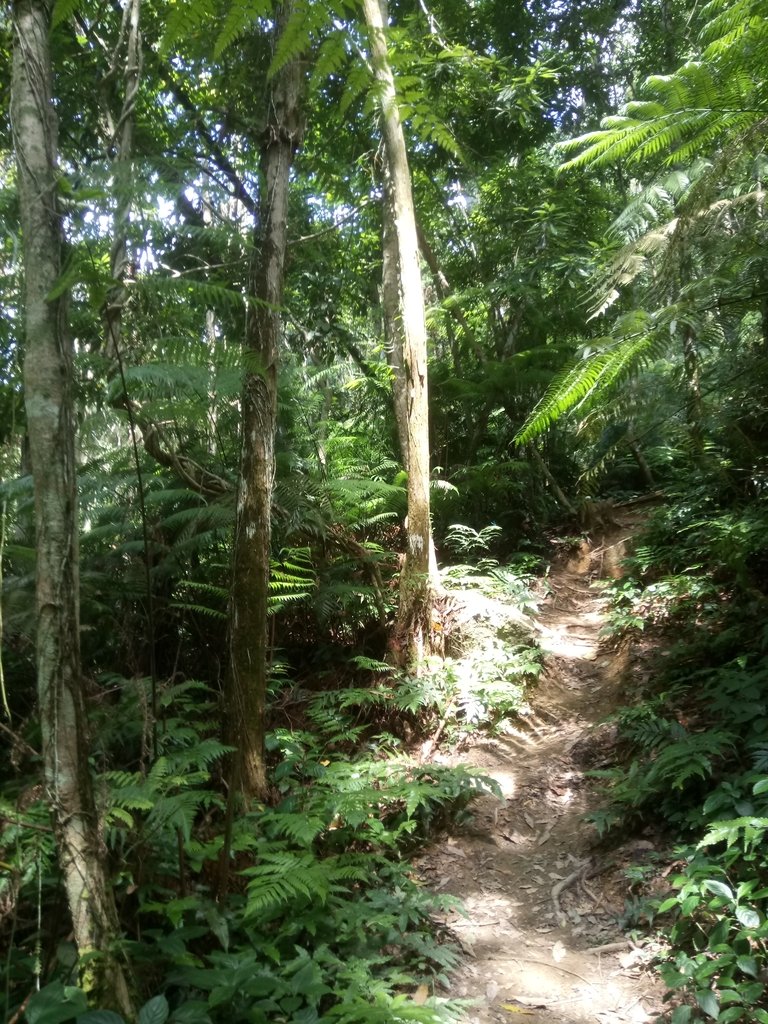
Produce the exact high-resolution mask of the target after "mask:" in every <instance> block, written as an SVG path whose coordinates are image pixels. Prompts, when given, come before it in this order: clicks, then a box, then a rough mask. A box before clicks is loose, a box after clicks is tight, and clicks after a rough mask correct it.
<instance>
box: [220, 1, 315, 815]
mask: <svg viewBox="0 0 768 1024" xmlns="http://www.w3.org/2000/svg"><path fill="white" fill-rule="evenodd" d="M292 8H293V4H292V2H286V3H284V4H282V5H281V7H280V10H279V13H278V16H277V20H276V24H275V34H274V38H275V44H276V43H277V41H278V40H279V38H280V34H281V32H282V30H283V28H284V27H285V25H286V24H287V22H288V20H289V18H290V17H291V13H292ZM302 82H303V72H302V62H301V60H300V59H299V58H298V57H294V58H292V59H290V60H289V61H288V62H287V63H286V64H284V65H283V66H282V67H281V68H280V70H279V71H277V73H276V74H275V76H274V78H273V79H272V81H271V88H270V92H269V97H268V102H269V115H268V119H267V127H266V129H265V131H264V135H263V138H262V144H261V164H262V177H261V188H260V199H259V218H258V222H257V224H256V227H255V237H254V256H253V262H252V265H251V271H250V280H249V298H250V299H251V300H252V301H251V304H250V305H249V308H248V314H247V320H246V332H245V344H244V364H245V365H244V383H243V394H242V442H241V453H240V481H239V485H238V492H237V513H236V520H235V539H234V552H233V565H232V585H231V596H230V624H229V654H230V664H229V673H228V677H227V683H226V687H225V694H224V698H225V705H226V707H225V715H226V719H227V730H226V731H227V739H228V742H230V743H231V744H232V745H233V746H234V747H235V750H236V753H235V755H234V756H235V759H236V765H235V772H234V773H233V780H235V784H236V785H237V786H238V787H239V788H240V789H242V791H243V793H244V794H245V796H246V797H263V796H264V795H265V793H266V788H267V778H266V770H265V764H264V716H265V699H266V689H267V676H268V669H269V658H268V653H269V652H268V646H269V645H268V633H267V614H268V597H269V568H270V546H271V521H270V520H271V510H272V485H273V480H274V476H275V430H276V423H277V368H278V346H279V340H280V329H281V316H280V309H281V306H282V303H283V282H284V277H285V252H286V242H287V225H288V194H289V180H290V170H291V164H292V162H293V157H294V153H295V151H296V148H297V146H298V144H299V142H300V138H301V133H302V118H301V99H302Z"/></svg>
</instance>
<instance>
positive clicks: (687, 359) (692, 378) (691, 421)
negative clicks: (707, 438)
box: [683, 324, 704, 456]
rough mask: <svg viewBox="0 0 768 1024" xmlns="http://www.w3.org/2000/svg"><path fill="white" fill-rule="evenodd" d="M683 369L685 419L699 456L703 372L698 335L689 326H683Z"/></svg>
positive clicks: (700, 449)
mask: <svg viewBox="0 0 768 1024" xmlns="http://www.w3.org/2000/svg"><path fill="white" fill-rule="evenodd" d="M683 368H684V371H685V387H686V391H687V398H686V404H685V419H686V423H687V424H688V433H689V435H690V438H691V443H692V445H693V450H694V454H695V455H697V456H699V455H702V454H703V451H704V427H703V419H704V409H703V405H702V399H701V372H700V369H699V350H698V346H697V345H696V335H695V334H694V332H693V330H692V328H691V327H689V326H688V325H687V324H685V325H684V326H683Z"/></svg>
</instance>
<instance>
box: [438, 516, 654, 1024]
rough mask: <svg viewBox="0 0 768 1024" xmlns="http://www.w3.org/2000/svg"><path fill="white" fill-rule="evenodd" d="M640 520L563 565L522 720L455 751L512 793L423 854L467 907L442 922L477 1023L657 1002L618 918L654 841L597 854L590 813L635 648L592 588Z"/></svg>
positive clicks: (556, 1023) (579, 1018)
mask: <svg viewBox="0 0 768 1024" xmlns="http://www.w3.org/2000/svg"><path fill="white" fill-rule="evenodd" d="M636 525H637V521H636V520H635V521H633V520H632V518H631V517H628V516H627V517H624V518H623V520H622V522H621V523H620V524H619V525H618V526H617V527H615V528H611V530H610V531H609V532H608V534H607V535H606V536H605V537H603V538H601V539H600V540H599V541H598V542H596V543H594V544H593V545H592V546H591V547H590V546H588V545H586V544H585V545H584V546H583V547H582V549H581V550H580V551H579V552H578V554H576V555H575V556H573V557H572V558H571V559H570V560H569V561H568V562H567V563H566V564H563V565H561V566H560V567H556V568H555V569H553V571H552V573H551V575H550V577H549V586H550V588H551V593H550V595H549V596H548V597H547V599H546V600H545V601H544V602H543V604H542V606H541V609H540V613H539V616H538V621H537V629H538V632H539V634H540V643H541V645H542V647H543V649H544V651H545V652H546V656H545V667H544V672H543V675H542V679H541V681H540V682H539V684H538V685H537V687H536V690H535V692H534V694H533V695H532V698H531V704H532V709H531V714H530V715H529V716H527V718H526V720H525V727H524V728H521V729H520V730H519V731H518V732H517V733H516V734H514V735H512V736H504V737H502V738H500V739H495V740H490V741H489V740H486V741H481V742H479V743H478V744H476V745H474V746H473V747H472V748H471V749H470V750H468V751H467V750H465V751H462V752H461V753H460V754H457V755H456V756H451V757H450V761H451V762H453V763H455V762H458V761H461V762H463V763H465V764H466V763H469V764H472V765H475V766H479V767H482V768H484V769H485V770H486V771H487V772H488V773H489V774H490V775H492V776H493V777H494V778H496V780H497V781H498V782H499V785H500V786H501V789H502V792H503V794H504V798H505V800H504V804H503V805H500V804H498V802H496V801H492V800H483V801H481V802H479V803H478V805H476V806H475V813H474V818H473V821H472V823H471V825H470V826H468V827H467V828H465V829H464V830H462V831H461V832H460V833H459V834H458V835H456V836H455V837H451V838H449V839H448V840H447V841H445V842H444V843H442V844H438V845H437V846H435V847H433V848H432V849H431V850H430V851H429V852H428V853H427V855H426V856H425V857H423V858H422V860H421V861H420V863H419V869H420V871H421V872H422V874H423V876H424V877H425V879H426V881H427V882H428V884H430V886H431V887H432V888H436V889H439V890H440V891H443V892H448V893H452V894H454V895H456V896H458V897H459V898H460V899H461V901H462V902H463V904H464V907H465V908H466V911H467V914H468V917H466V918H462V917H461V916H460V915H458V914H451V915H449V917H448V919H447V921H446V925H447V926H448V927H449V928H450V930H451V931H452V933H453V934H454V935H455V936H457V937H458V940H459V942H460V943H461V945H462V947H463V949H464V951H465V953H466V954H467V955H466V957H465V959H464V962H463V964H462V966H461V967H460V969H459V970H458V971H457V972H456V973H455V975H454V979H453V986H452V991H451V992H450V995H452V996H454V997H463V998H468V999H471V1000H474V1001H476V1002H475V1005H474V1006H472V1007H470V1008H469V1009H468V1011H467V1017H466V1019H467V1021H468V1022H470V1024H491V1022H494V1024H495V1022H499V1021H512V1020H521V1019H524V1020H526V1021H530V1022H531V1024H545V1022H546V1024H583V1022H586V1021H590V1022H595V1021H597V1022H601V1024H609V1022H614V1021H615V1022H617V1024H618V1022H624V1021H627V1022H632V1024H644V1022H647V1021H651V1020H653V1019H654V1018H655V1016H656V1014H657V1013H658V1012H659V1010H660V1008H661V995H662V990H661V989H660V987H659V986H658V984H657V983H656V982H655V980H654V978H653V975H652V974H651V973H650V972H649V971H648V970H647V968H646V961H647V958H648V954H647V953H646V952H645V951H643V950H642V949H638V948H635V947H634V946H633V944H631V942H630V941H629V940H628V939H627V937H626V934H625V930H623V929H626V928H627V925H626V923H625V922H622V914H623V913H624V902H625V898H626V896H627V894H628V882H627V881H626V879H625V877H624V875H623V872H622V870H621V862H624V863H629V862H631V861H633V860H636V859H642V857H643V854H644V853H647V852H648V851H649V850H650V849H651V846H652V844H651V843H650V842H649V841H648V840H647V839H644V838H642V837H638V839H637V840H635V841H634V842H633V843H629V844H627V846H626V847H625V848H624V849H623V850H620V851H612V852H611V853H610V854H609V853H606V852H605V851H602V852H599V853H598V852H596V851H595V846H596V839H597V836H596V832H595V830H594V828H593V827H592V826H591V825H590V824H588V823H586V822H584V821H583V815H584V814H585V813H586V812H588V811H590V810H593V809H594V808H595V807H597V806H599V802H600V793H599V789H598V787H597V786H596V785H595V784H594V783H592V782H591V781H590V780H589V779H587V778H586V777H585V775H584V773H585V771H586V770H587V769H588V768H589V767H595V766H599V765H600V763H601V760H602V759H603V758H604V756H605V752H606V748H607V747H610V744H611V742H612V731H611V728H610V727H609V726H606V725H602V726H601V725H600V724H599V723H600V722H601V721H602V720H603V719H604V718H605V716H606V715H608V714H609V713H610V711H611V710H613V709H614V708H616V707H618V706H619V705H621V704H622V703H623V700H622V681H623V679H624V678H625V675H626V672H627V662H628V659H629V657H630V655H629V654H628V652H626V651H624V652H617V651H615V650H612V649H610V648H609V647H608V646H607V645H605V644H603V643H601V638H600V630H601V627H602V625H603V624H604V620H605V614H606V612H605V602H604V600H603V599H602V597H601V592H600V591H599V590H598V589H597V588H595V587H593V586H592V585H591V584H592V582H593V580H594V579H595V578H597V577H599V576H607V575H616V574H617V573H618V568H617V567H618V563H619V562H620V560H621V558H622V557H623V554H624V550H625V546H626V542H627V540H628V539H629V538H630V537H631V535H632V532H633V530H634V529H635V528H636ZM444 760H449V759H448V758H447V757H446V758H444ZM617 864H618V867H617ZM600 947H607V948H604V949H602V951H601V949H600Z"/></svg>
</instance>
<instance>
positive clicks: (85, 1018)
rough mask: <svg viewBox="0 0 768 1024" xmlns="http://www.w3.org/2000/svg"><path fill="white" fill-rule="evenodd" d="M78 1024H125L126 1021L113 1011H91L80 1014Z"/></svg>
mask: <svg viewBox="0 0 768 1024" xmlns="http://www.w3.org/2000/svg"><path fill="white" fill-rule="evenodd" d="M77 1024H125V1021H124V1020H123V1018H122V1017H121V1016H120V1014H119V1013H115V1012H114V1011H113V1010H89V1011H88V1013H81V1014H80V1016H79V1017H78V1018H77Z"/></svg>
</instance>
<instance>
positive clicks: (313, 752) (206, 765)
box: [0, 565, 539, 1024]
mask: <svg viewBox="0 0 768 1024" xmlns="http://www.w3.org/2000/svg"><path fill="white" fill-rule="evenodd" d="M489 570H494V572H495V574H491V573H490V572H489ZM472 575H473V582H472V584H471V585H472V586H473V587H474V586H480V585H481V584H480V583H478V581H479V580H482V581H483V582H482V586H483V587H487V588H488V589H489V592H490V593H492V594H495V595H496V596H499V595H502V596H505V598H506V599H507V600H512V601H516V602H517V603H518V605H520V604H524V603H525V600H526V599H527V598H528V591H527V589H526V583H525V581H523V578H522V577H520V576H518V575H517V574H515V573H513V572H512V571H511V570H501V569H499V567H498V566H495V565H488V566H484V567H483V572H478V571H473V574H472ZM502 632H503V631H502ZM494 636H495V640H494V641H493V642H492V643H490V646H487V645H486V646H485V647H483V646H478V647H477V648H474V649H471V650H467V651H466V652H464V653H463V656H462V657H457V658H454V659H446V660H445V661H439V662H434V663H431V664H430V665H427V666H425V667H424V671H422V672H421V673H420V674H419V675H418V676H415V677H405V676H403V675H401V674H397V673H394V672H393V671H392V670H391V668H390V667H389V666H388V665H386V664H385V663H383V662H377V661H375V659H371V658H367V657H363V656H362V655H358V656H357V657H356V659H355V664H354V666H353V667H354V671H355V673H356V678H357V679H358V680H360V681H359V682H358V684H357V685H350V686H347V687H344V688H341V689H339V688H329V689H317V690H315V691H314V692H309V691H307V690H306V689H300V688H298V687H296V686H295V685H294V684H292V683H291V681H290V680H289V679H287V678H286V677H285V676H284V674H283V673H282V670H281V672H278V673H277V674H276V677H275V681H274V695H273V696H274V698H275V703H276V705H279V704H280V697H281V694H284V695H289V696H290V700H289V701H288V703H285V702H284V703H283V705H281V706H282V707H283V713H284V714H285V715H286V717H287V718H289V719H290V724H288V725H284V724H278V722H279V720H280V717H281V716H280V715H276V724H275V725H274V727H273V729H272V731H271V732H270V734H269V736H268V740H267V747H268V755H269V759H270V763H271V782H272V787H273V795H272V799H271V800H270V802H269V803H268V804H263V805H258V806H255V807H252V808H250V809H246V808H240V809H239V810H238V813H237V814H236V815H235V820H234V824H233V829H232V836H231V841H230V842H229V844H228V846H227V849H228V854H224V853H223V850H224V847H225V841H224V834H225V829H224V820H225V814H226V801H225V798H224V796H223V791H222V786H221V778H222V765H223V763H224V759H225V758H226V756H227V754H228V748H227V747H225V746H223V745H222V744H221V743H220V742H219V741H218V740H217V739H215V736H214V729H215V720H216V715H217V701H216V695H215V694H214V693H212V692H211V690H210V689H209V687H208V686H207V685H206V684H204V683H202V682H197V681H185V682H182V683H177V684H175V685H170V684H167V685H165V686H162V687H161V688H160V691H159V694H158V706H159V710H160V713H161V717H160V721H159V722H158V723H157V725H156V727H153V725H152V722H151V715H150V713H149V707H150V704H151V701H150V693H149V682H148V681H147V680H136V679H119V678H116V677H114V676H110V677H108V678H107V677H105V678H104V679H103V680H102V686H103V689H104V697H103V699H102V700H101V701H97V702H96V710H95V719H94V725H95V726H96V730H95V731H96V734H97V735H98V743H97V744H96V745H95V746H94V758H95V760H94V764H95V767H97V768H98V776H97V792H98V798H99V802H100V810H101V813H102V816H103V822H104V833H103V835H104V842H105V844H106V846H107V848H108V852H109V859H110V864H111V872H112V883H113V885H114V888H115V892H116V897H117V902H118V906H119V909H120V915H121V921H122V923H123V927H124V938H123V940H122V951H123V953H124V954H125V956H126V958H127V959H128V961H129V962H130V963H131V965H132V968H133V972H134V975H135V977H136V981H137V988H138V990H139V992H140V994H141V995H142V997H143V999H144V1000H145V1002H144V1004H143V1006H142V1009H141V1011H140V1016H139V1022H140V1024H166V1022H168V1024H240V1022H242V1024H246V1022H247V1024H259V1022H263V1024H266V1022H267V1021H269V1022H273V1024H279V1022H285V1024H289V1022H290V1024H321V1022H328V1024H331V1022H334V1024H371V1022H373V1024H375V1022H380V1024H385V1022H386V1024H390V1022H394V1024H396V1022H399V1021H416V1022H422V1024H438V1022H445V1021H451V1020H454V1019H457V1018H458V1016H459V1014H460V1011H461V1007H460V1005H459V1004H458V1003H456V1002H452V1001H450V1000H447V999H446V998H444V997H443V996H442V995H441V993H442V992H444V991H445V990H446V989H447V985H448V974H449V972H450V970H451V968H452V967H453V966H454V964H455V963H456V960H457V955H458V950H457V948H456V946H455V945H454V944H453V942H452V941H451V936H450V935H449V934H446V933H445V932H444V930H442V926H440V925H438V924H437V923H436V920H435V919H436V917H437V916H438V915H440V916H442V915H443V914H444V912H445V911H446V910H447V909H449V908H457V904H456V903H455V901H454V900H453V898H452V897H449V896H446V895H444V894H443V895H440V894H433V893H430V892H429V891H427V890H426V889H425V888H424V887H423V886H422V885H421V884H419V881H418V879H417V878H416V877H414V875H413V873H412V872H411V870H410V868H409V865H408V862H407V860H406V856H407V855H408V854H409V853H411V852H412V851H413V849H414V848H415V847H416V846H418V845H419V844H421V843H423V842H425V841H426V840H427V839H428V838H429V837H430V836H433V835H434V834H435V833H436V832H437V831H439V830H441V829H444V828H445V827H447V826H449V825H450V824H451V822H452V821H454V820H455V819H456V818H457V817H460V816H461V815H462V814H463V813H464V812H465V810H466V808H467V807H468V805H469V803H470V802H471V800H472V799H473V798H475V797H476V796H478V795H482V794H494V795H498V788H497V786H496V784H495V783H494V782H493V781H492V780H490V779H488V778H487V777H485V776H484V775H482V774H479V773H477V772H474V771H471V770H469V769H466V768H462V767H456V768H447V767H444V766H440V765H433V764H428V763H425V764H421V763H419V761H418V760H416V759H414V758H413V757H411V756H410V755H409V754H408V753H407V750H408V747H409V743H410V744H414V743H419V742H421V741H422V740H423V739H429V738H430V737H431V738H434V739H436V740H437V739H440V738H441V737H442V738H443V739H446V738H447V739H455V738H457V737H458V736H459V735H460V734H461V733H462V732H466V731H468V730H474V729H480V728H492V729H499V728H503V727H504V723H506V722H507V721H509V720H510V719H511V718H512V717H513V716H514V715H515V714H517V713H518V712H519V710H520V708H521V706H522V704H523V702H524V688H525V685H526V683H527V681H529V680H530V679H532V678H534V677H535V675H536V673H537V672H538V668H539V663H538V657H537V654H536V652H535V650H534V649H533V648H532V646H531V644H530V641H528V642H524V641H523V640H522V639H521V636H520V635H517V634H515V636H514V637H508V638H505V637H504V636H503V635H501V634H498V633H497V632H495V633H494ZM366 675H367V677H368V679H369V680H370V681H369V682H368V683H367V685H363V682H362V679H363V677H364V676H366ZM288 708H290V714H288V712H287V710H286V709H288ZM128 722H130V723H131V728H130V729H126V723H128ZM153 747H154V752H153ZM118 766H119V767H118ZM0 824H2V829H1V830H0V859H2V862H3V864H2V866H3V868H4V872H5V873H4V875H3V876H2V879H1V880H0V900H2V904H3V910H4V912H5V915H6V919H13V926H12V929H11V934H10V938H11V944H10V947H9V951H8V953H7V955H6V957H5V958H4V961H3V964H2V974H3V979H2V980H3V988H4V1004H5V1005H4V1009H5V1019H13V1018H14V1017H16V1018H17V1019H21V1018H20V1014H22V1015H23V1018H24V1019H25V1020H26V1021H27V1022H28V1024H62V1022H66V1021H70V1020H73V1021H77V1022H78V1024H119V1022H120V1019H121V1018H120V1017H119V1016H118V1015H117V1014H115V1013H114V1012H113V1011H112V1010H109V1009H107V1008H101V1009H93V1008H91V1009H89V1008H88V1000H87V997H86V994H85V993H84V992H83V991H82V990H81V989H79V988H78V987H77V974H76V955H75V949H74V946H73V945H72V943H71V941H70V940H69V939H68V938H67V937H66V936H65V934H64V933H63V932H62V928H61V923H62V922H60V921H58V920H55V919H53V918H50V919H49V918H48V917H44V916H42V915H41V913H40V911H41V908H42V906H43V905H48V904H49V903H51V902H55V900H54V897H53V895H52V894H53V893H54V892H55V891H56V888H57V885H58V869H57V866H56V861H55V846H54V841H53V833H52V831H51V828H50V812H49V810H48V809H47V807H46V804H45V801H44V799H43V794H42V792H40V791H39V790H38V791H33V792H30V793H27V794H26V796H25V797H24V798H22V797H21V795H20V794H13V793H9V794H8V797H7V799H6V800H4V802H3V803H2V805H0ZM225 856H228V858H229V859H228V861H227V862H226V863H225V864H224V865H222V857H225ZM224 869H226V870H224ZM223 873H224V874H226V876H227V878H228V884H227V887H226V893H225V894H224V895H222V889H221V878H222V874H223ZM457 909H459V908H457ZM96 955H98V954H96ZM30 992H31V996H30Z"/></svg>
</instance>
